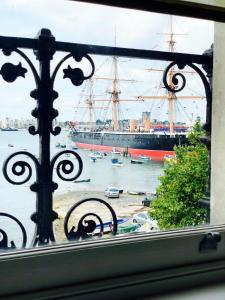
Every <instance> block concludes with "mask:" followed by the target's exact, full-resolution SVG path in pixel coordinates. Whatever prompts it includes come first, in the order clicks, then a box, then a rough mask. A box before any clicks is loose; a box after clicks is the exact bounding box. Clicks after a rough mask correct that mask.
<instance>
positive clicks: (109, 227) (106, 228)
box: [95, 218, 129, 232]
mask: <svg viewBox="0 0 225 300" xmlns="http://www.w3.org/2000/svg"><path fill="white" fill-rule="evenodd" d="M127 221H129V218H121V219H117V225H118V226H119V225H120V224H123V223H125V222H127ZM112 227H113V222H112V221H109V222H105V223H103V228H104V232H110V231H112ZM100 229H101V225H100V224H97V225H96V228H95V230H100Z"/></svg>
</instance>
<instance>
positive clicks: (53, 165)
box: [0, 29, 212, 249]
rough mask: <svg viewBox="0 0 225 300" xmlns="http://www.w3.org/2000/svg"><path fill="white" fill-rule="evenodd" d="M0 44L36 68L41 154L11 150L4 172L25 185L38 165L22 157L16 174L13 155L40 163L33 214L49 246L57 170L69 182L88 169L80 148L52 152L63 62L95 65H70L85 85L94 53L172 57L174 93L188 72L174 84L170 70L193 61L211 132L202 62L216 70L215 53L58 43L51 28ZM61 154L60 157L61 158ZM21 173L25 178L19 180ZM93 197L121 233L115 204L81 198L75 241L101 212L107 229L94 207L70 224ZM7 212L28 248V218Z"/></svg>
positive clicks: (13, 70)
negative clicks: (56, 56)
mask: <svg viewBox="0 0 225 300" xmlns="http://www.w3.org/2000/svg"><path fill="white" fill-rule="evenodd" d="M0 48H1V49H2V51H3V53H4V55H6V56H10V55H11V53H12V52H16V53H17V54H18V55H20V56H21V57H22V58H23V59H24V60H25V61H26V62H27V64H28V66H29V67H30V71H31V72H32V74H33V77H34V80H35V83H36V89H35V90H33V91H31V93H30V96H31V97H32V98H33V99H35V100H36V102H37V106H36V108H35V109H34V110H33V111H32V116H33V117H35V118H36V119H37V127H36V128H35V127H34V126H30V127H29V133H30V134H32V135H39V158H36V157H35V156H34V155H33V154H31V153H29V152H27V151H19V152H16V153H13V154H12V155H10V156H9V157H8V158H7V159H6V161H5V163H4V165H3V173H4V177H5V178H6V180H7V181H8V182H10V183H11V184H16V185H20V184H24V183H25V182H28V181H29V180H30V178H31V176H32V173H34V170H33V169H32V167H31V165H30V164H29V163H28V162H27V161H26V160H21V159H20V160H17V161H16V162H14V163H13V164H12V165H11V172H12V174H13V177H11V176H10V175H9V172H8V171H9V170H8V169H9V168H10V167H9V163H10V162H11V160H12V159H13V158H15V157H17V156H21V155H25V156H28V157H29V158H30V159H31V160H32V161H33V163H34V166H35V172H36V173H35V174H36V181H35V183H33V184H31V186H30V189H31V191H32V192H34V193H36V195H37V208H36V212H35V213H34V214H32V216H31V220H32V221H33V222H34V223H35V225H36V233H35V238H34V240H33V246H36V245H47V244H50V243H54V242H55V235H54V230H53V222H54V221H55V220H56V219H57V218H58V214H57V212H55V211H54V210H53V193H54V191H55V190H56V189H57V188H58V185H57V183H55V182H54V181H53V169H56V173H57V175H58V177H59V178H60V179H62V180H67V181H73V180H75V179H77V178H78V177H79V176H80V174H81V172H82V169H83V163H82V159H81V157H80V156H79V154H78V153H76V152H75V151H72V150H65V151H61V152H59V153H58V154H56V155H55V156H54V157H53V158H51V153H50V135H58V134H59V133H60V128H59V127H55V128H53V125H52V123H53V119H54V118H56V117H57V116H58V111H57V110H56V109H54V108H53V102H54V100H55V99H56V98H57V97H58V93H57V92H56V91H55V90H54V83H55V79H56V76H57V73H58V71H59V70H60V68H61V66H62V65H63V63H64V62H65V61H66V60H68V59H69V58H73V59H74V60H75V61H76V62H77V63H79V62H81V60H82V59H86V60H87V61H88V62H89V63H90V65H91V73H90V74H89V75H88V76H85V75H84V73H83V71H82V70H81V69H80V68H72V67H70V66H68V67H67V68H64V69H63V73H64V76H63V78H68V79H70V80H71V83H72V84H73V85H75V86H79V85H81V84H82V83H83V82H84V81H85V80H87V79H89V78H91V77H92V76H93V74H94V72H95V64H94V62H93V60H92V58H91V57H90V55H91V54H96V55H109V56H123V57H132V58H139V59H148V60H161V61H168V62H170V63H169V65H168V67H167V68H166V70H165V72H164V75H163V81H164V85H165V87H166V88H167V89H168V90H169V91H173V92H174V93H177V92H179V91H181V90H182V89H183V88H184V87H185V84H186V79H185V77H184V75H183V74H182V73H175V74H174V75H173V78H172V83H173V86H171V85H170V84H169V83H168V82H167V75H168V72H169V71H170V70H171V68H173V67H174V66H175V65H177V67H178V69H180V70H182V69H183V68H184V67H185V66H189V67H190V68H192V69H193V70H194V71H195V72H197V74H198V75H199V76H200V78H201V80H202V82H203V85H204V88H205V94H206V99H207V124H206V127H205V128H206V130H207V134H208V135H210V131H211V129H210V128H211V89H210V85H209V82H208V80H207V77H206V75H207V74H206V75H205V74H204V73H203V71H202V70H201V68H200V67H199V66H202V67H203V68H204V69H205V70H206V71H207V72H208V76H210V72H211V71H209V70H212V54H211V53H210V55H208V54H204V55H192V54H182V53H171V52H161V51H151V50H137V49H126V48H118V47H104V46H95V45H85V44H76V43H64V42H57V41H55V38H54V36H53V35H52V34H51V32H50V30H48V29H41V30H40V32H39V33H38V35H37V37H36V38H34V39H28V38H15V37H0ZM20 49H30V50H33V51H34V55H35V57H36V59H37V60H38V61H39V67H40V70H39V72H38V71H37V70H36V68H35V67H34V65H33V63H32V61H31V59H30V58H29V57H28V56H27V55H26V54H25V53H24V52H22V51H21V50H20ZM56 52H65V53H66V56H65V57H64V58H63V59H62V60H61V61H59V62H58V64H57V65H56V67H55V69H54V71H53V72H52V74H51V72H50V62H51V60H52V59H53V57H54V54H55V53H56ZM198 65H199V66H198ZM27 71H28V70H27V69H25V68H24V67H23V66H22V64H21V63H19V64H18V65H14V64H12V63H9V62H7V63H5V64H3V65H2V67H1V70H0V74H1V76H2V78H3V79H4V80H5V81H7V82H9V83H11V82H14V81H15V80H16V79H17V77H19V76H22V77H25V74H26V73H27ZM64 154H70V155H72V156H74V157H75V158H76V162H78V171H77V173H76V174H75V175H74V174H73V172H74V163H73V162H72V161H71V160H68V159H65V157H63V155H64ZM58 159H61V160H60V162H58ZM25 172H26V174H27V175H26V178H25V179H24V177H20V176H22V175H23V176H24V174H25ZM70 175H72V176H71V177H69V178H68V177H67V176H70ZM15 178H18V179H20V178H23V179H22V180H20V181H16V180H15ZM89 201H96V202H100V203H101V204H103V205H104V206H105V207H106V209H108V210H109V211H110V213H111V215H112V220H113V222H112V224H113V228H112V234H114V235H115V234H116V233H117V218H116V214H115V212H114V210H113V209H112V207H111V206H110V205H109V204H108V203H107V202H106V201H104V200H101V199H97V198H90V199H84V200H81V201H79V202H78V203H76V204H75V205H74V206H73V207H72V208H71V209H70V210H69V212H68V213H67V215H66V217H65V222H64V232H65V235H66V237H67V239H68V240H69V241H71V240H80V239H85V238H88V237H89V236H91V234H92V233H93V232H94V230H95V228H96V222H95V221H93V220H91V217H95V218H96V219H97V220H98V222H99V223H100V232H99V236H102V234H103V232H104V228H103V222H102V219H101V218H100V217H99V216H98V215H97V214H95V213H94V212H93V213H89V212H87V213H86V214H85V215H84V216H83V217H82V218H81V219H80V221H79V224H78V226H77V227H76V228H75V227H74V226H73V227H72V228H69V220H70V218H71V214H72V213H73V212H74V211H75V210H76V208H77V207H78V206H80V205H82V204H83V203H86V202H89ZM1 217H7V218H9V219H11V220H13V221H15V222H16V223H17V225H18V226H19V227H20V229H21V231H22V234H23V241H22V247H23V248H24V247H26V243H27V233H26V230H25V228H24V226H23V225H22V223H21V222H20V221H19V220H18V219H17V218H15V217H14V216H12V215H11V214H8V213H6V212H0V218H1ZM0 234H1V235H2V239H1V241H0V249H12V248H16V245H15V243H14V241H9V240H8V235H7V233H6V232H5V230H2V229H0Z"/></svg>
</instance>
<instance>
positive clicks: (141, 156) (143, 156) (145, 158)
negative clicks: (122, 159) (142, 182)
mask: <svg viewBox="0 0 225 300" xmlns="http://www.w3.org/2000/svg"><path fill="white" fill-rule="evenodd" d="M139 158H140V159H141V160H151V157H149V156H145V155H140V156H139Z"/></svg>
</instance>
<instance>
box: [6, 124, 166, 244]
mask: <svg viewBox="0 0 225 300" xmlns="http://www.w3.org/2000/svg"><path fill="white" fill-rule="evenodd" d="M38 142H39V141H38V137H37V136H32V135H30V134H29V133H28V132H27V130H19V131H9V132H2V131H0V165H1V166H3V163H4V161H5V160H6V159H7V157H8V156H9V155H11V154H13V153H15V152H17V151H28V152H30V153H32V154H33V155H35V156H36V157H37V158H38V151H39V146H38ZM57 143H63V144H65V145H66V149H60V148H58V147H56V144H57ZM72 146H74V145H72V142H71V140H70V138H69V137H68V132H67V131H62V133H61V134H60V135H59V136H57V137H53V138H52V140H51V155H52V156H54V155H55V154H56V153H58V152H60V151H63V150H68V149H72ZM74 151H76V152H77V153H78V154H79V155H80V156H81V158H82V161H83V172H82V174H81V175H80V177H79V178H77V181H78V180H81V181H82V180H87V179H90V182H79V183H75V182H70V181H62V180H61V179H59V178H58V177H57V176H56V174H54V177H53V180H54V181H55V182H57V183H58V186H59V187H58V189H57V190H56V192H55V196H57V195H63V194H68V193H69V192H74V191H87V192H91V191H93V193H96V192H101V193H102V192H103V191H104V190H105V189H106V188H107V187H108V186H116V187H118V188H119V189H122V190H124V191H125V192H126V191H141V192H146V193H150V192H153V191H155V190H156V187H157V186H158V184H159V180H158V177H159V176H160V175H161V174H162V173H163V163H159V162H153V161H145V162H144V163H143V164H131V158H130V157H123V156H121V155H118V154H116V157H117V158H118V160H119V161H121V162H122V163H123V166H120V167H116V166H113V165H112V162H111V159H112V158H115V154H111V153H108V154H107V155H106V156H103V158H102V159H96V161H95V162H93V160H91V158H90V157H89V155H90V153H91V150H90V149H87V150H84V149H82V150H81V149H77V150H74ZM63 158H65V157H63ZM66 159H71V160H72V161H73V162H74V163H75V166H77V161H76V160H75V159H74V158H73V157H72V156H71V157H70V156H67V157H66ZM18 160H25V161H27V162H28V163H30V165H31V166H32V169H33V172H32V176H31V178H30V180H29V181H28V182H26V183H24V184H22V185H14V184H11V183H9V182H7V180H6V179H5V177H4V176H3V172H2V171H1V172H0V191H1V197H0V212H4V213H8V214H11V215H13V216H15V217H16V218H18V219H19V220H20V221H21V222H22V224H23V225H24V227H25V228H26V230H27V233H28V242H31V239H32V237H33V234H34V230H35V227H34V224H33V222H32V221H31V220H30V216H31V214H32V213H33V212H35V210H36V208H35V207H36V195H35V193H33V192H31V191H30V188H29V187H30V185H31V184H32V183H34V182H35V180H36V179H35V170H34V164H33V163H32V161H31V160H30V159H29V158H28V157H27V156H25V155H23V156H22V155H20V156H16V157H15V158H14V160H13V161H14V162H16V161H18ZM18 171H19V170H18ZM8 174H9V176H11V177H10V178H14V179H15V181H21V180H22V179H23V178H26V175H24V176H17V178H15V176H14V175H13V174H12V173H10V168H8ZM26 174H27V173H26ZM19 177H21V178H19ZM4 227H7V230H6V231H7V232H8V231H12V232H14V231H17V232H18V234H17V236H18V240H21V234H20V233H19V231H18V226H17V225H16V224H15V222H13V221H10V220H8V219H7V218H4V217H3V218H1V219H0V228H4ZM5 229H6V228H5ZM3 230H4V229H3Z"/></svg>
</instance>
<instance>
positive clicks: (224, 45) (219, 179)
mask: <svg viewBox="0 0 225 300" xmlns="http://www.w3.org/2000/svg"><path fill="white" fill-rule="evenodd" d="M213 69H214V70H213V108H212V173H211V174H212V176H211V223H213V224H221V223H225V24H222V23H215V41H214V67H213Z"/></svg>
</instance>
